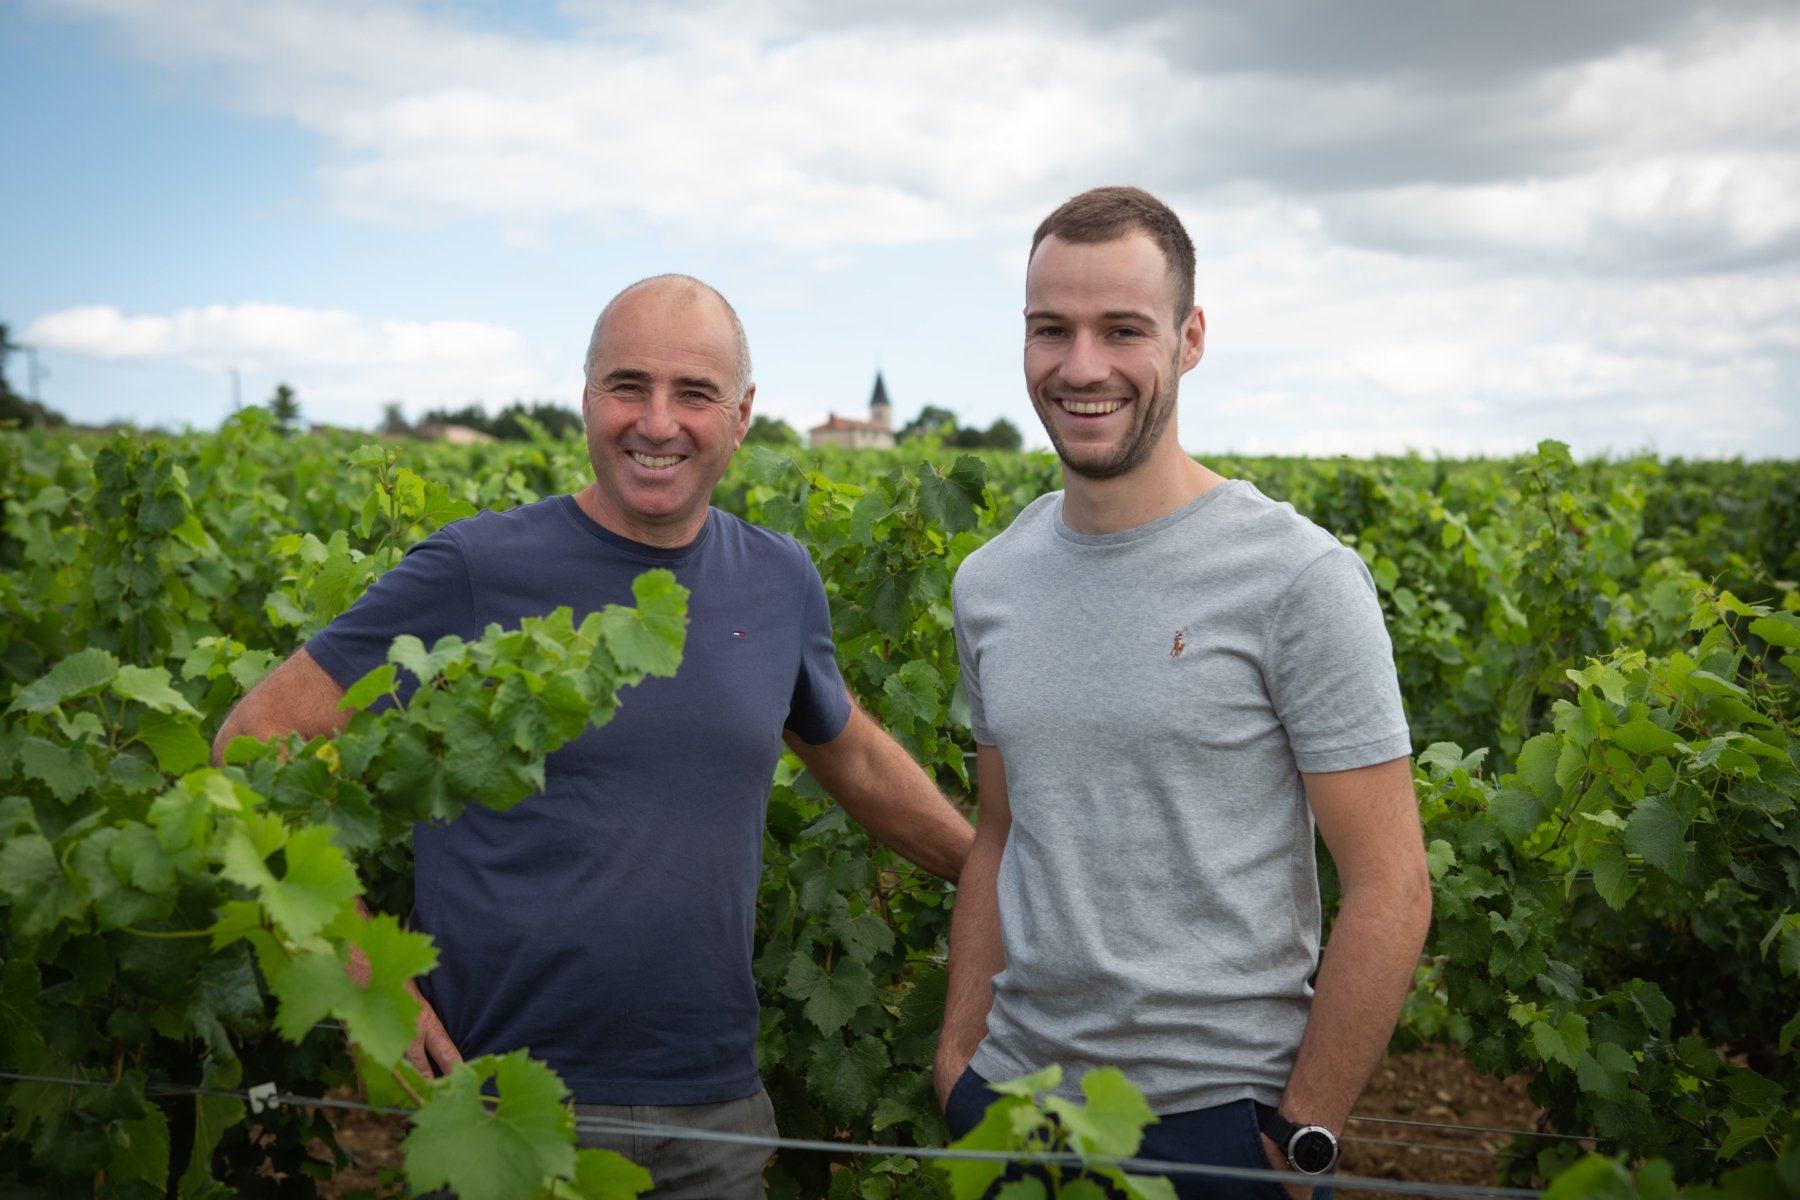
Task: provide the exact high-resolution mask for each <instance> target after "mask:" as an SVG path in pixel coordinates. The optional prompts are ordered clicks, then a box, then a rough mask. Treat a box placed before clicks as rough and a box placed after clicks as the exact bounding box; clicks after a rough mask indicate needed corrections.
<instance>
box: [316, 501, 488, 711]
mask: <svg viewBox="0 0 1800 1200" xmlns="http://www.w3.org/2000/svg"><path fill="white" fill-rule="evenodd" d="M474 609H475V606H474V599H473V596H472V595H471V593H470V587H469V571H468V566H467V565H466V564H465V562H464V560H463V552H462V547H461V546H460V545H459V544H458V543H457V540H456V537H455V535H454V534H452V533H451V532H450V530H449V529H448V528H445V529H440V530H438V532H436V533H434V534H432V535H431V536H430V537H429V538H426V539H425V540H424V541H422V542H420V543H418V544H417V545H415V546H414V547H413V548H412V549H410V550H408V551H407V552H406V556H405V557H404V558H402V559H401V560H400V561H399V562H398V563H396V564H394V566H393V569H391V570H389V571H388V572H387V573H385V574H384V575H382V576H381V578H379V579H377V580H376V581H375V582H374V583H372V584H370V585H369V590H368V591H366V592H364V593H363V594H362V595H361V596H359V597H357V599H356V602H355V603H354V604H352V605H351V606H350V607H349V609H347V610H346V611H345V612H344V613H342V614H341V615H339V616H338V618H337V619H336V620H334V621H332V623H331V624H329V625H327V626H326V627H325V628H324V629H322V630H320V631H319V632H318V633H316V634H314V635H313V637H312V638H311V639H310V640H309V641H308V642H307V643H306V652H307V653H308V654H310V655H311V656H312V657H313V659H314V661H316V662H317V663H318V664H319V665H320V666H321V667H323V668H325V673H326V674H327V675H329V676H331V677H332V679H334V680H336V681H337V684H338V686H339V687H342V688H346V689H347V688H349V687H350V685H351V684H353V683H355V682H356V681H357V680H359V679H361V678H362V677H363V676H364V675H367V674H368V673H369V672H370V671H372V670H374V669H375V668H376V667H379V666H380V665H381V664H382V663H384V662H386V661H387V656H388V647H389V646H390V645H391V644H392V643H393V641H394V639H395V638H397V637H399V636H400V635H401V634H403V633H410V634H412V635H413V636H414V637H416V638H418V639H419V640H420V641H422V642H424V643H425V645H426V648H427V649H429V648H430V647H431V645H432V644H433V643H434V642H436V641H437V640H438V639H439V638H441V637H443V636H445V635H446V634H455V635H457V636H458V637H463V638H468V637H474V636H476V635H478V634H479V633H480V632H481V631H480V630H479V629H476V628H475V627H474V625H475V612H474ZM400 681H401V690H402V692H403V693H404V692H407V691H410V689H411V688H412V687H415V686H417V682H416V681H415V680H414V679H413V678H412V677H411V676H410V675H409V674H407V673H406V672H404V671H402V672H401V673H400Z"/></svg>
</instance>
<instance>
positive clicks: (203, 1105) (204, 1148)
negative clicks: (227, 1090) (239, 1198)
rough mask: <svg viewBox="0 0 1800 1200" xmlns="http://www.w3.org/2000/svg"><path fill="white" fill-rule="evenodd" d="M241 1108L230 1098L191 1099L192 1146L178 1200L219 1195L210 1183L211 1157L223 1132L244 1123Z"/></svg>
mask: <svg viewBox="0 0 1800 1200" xmlns="http://www.w3.org/2000/svg"><path fill="white" fill-rule="evenodd" d="M245 1111H246V1110H245V1108H244V1104H243V1102H242V1101H241V1100H237V1099H234V1098H232V1097H230V1096H196V1097H194V1143H193V1150H192V1152H191V1153H190V1154H189V1155H188V1165H187V1170H186V1171H184V1172H182V1175H181V1190H180V1192H179V1193H178V1195H179V1197H180V1200H211V1198H212V1197H214V1196H219V1195H229V1193H228V1192H226V1193H222V1192H220V1190H219V1185H218V1184H217V1183H216V1182H215V1181H214V1180H213V1171H212V1157H213V1151H214V1150H216V1149H217V1148H218V1145H219V1139H220V1138H222V1137H224V1136H225V1131H226V1130H227V1129H230V1128H231V1127H232V1126H233V1125H236V1124H237V1123H238V1122H240V1121H242V1120H243V1119H244V1114H245Z"/></svg>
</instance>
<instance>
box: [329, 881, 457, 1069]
mask: <svg viewBox="0 0 1800 1200" xmlns="http://www.w3.org/2000/svg"><path fill="white" fill-rule="evenodd" d="M350 920H352V921H354V922H355V924H354V925H353V926H352V927H351V928H350V929H349V930H348V931H347V933H346V935H345V936H346V937H347V938H348V939H349V941H351V942H352V943H354V944H355V945H356V946H357V947H358V948H360V949H361V950H362V952H363V954H364V955H366V956H367V957H368V960H369V984H368V986H367V987H366V988H363V987H356V986H355V985H352V990H351V991H350V992H348V993H345V998H344V1000H343V1001H342V1003H341V1005H340V1006H339V1007H338V1008H337V1010H336V1011H337V1013H338V1015H339V1016H340V1017H342V1018H343V1020H344V1024H345V1025H347V1026H348V1027H349V1029H350V1035H351V1037H353V1038H354V1039H355V1040H356V1042H357V1044H358V1045H359V1046H361V1047H362V1048H363V1050H364V1051H365V1052H366V1053H368V1054H369V1055H370V1056H372V1057H374V1058H376V1059H378V1060H380V1061H382V1062H385V1063H388V1064H390V1065H391V1064H392V1063H395V1062H397V1061H399V1059H400V1057H401V1056H402V1055H403V1054H405V1053H406V1048H407V1047H408V1046H410V1045H411V1044H412V1040H413V1038H414V1036H415V1035H416V1032H417V1030H418V1021H419V1004H418V1001H416V1000H414V999H413V997H412V993H410V992H408V991H407V990H406V982H407V980H409V979H413V978H416V977H417V976H420V975H423V974H425V973H426V972H427V971H429V970H431V969H432V968H433V967H435V966H437V961H438V956H437V948H436V947H435V946H433V945H432V943H431V938H430V937H429V936H427V935H426V934H423V933H414V932H412V931H411V930H406V929H402V928H400V922H399V921H397V920H395V919H394V918H393V917H391V916H388V915H387V914H385V913H383V914H379V915H377V916H375V917H373V918H371V919H369V920H367V921H363V920H361V919H360V918H350Z"/></svg>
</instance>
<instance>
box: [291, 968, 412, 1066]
mask: <svg viewBox="0 0 1800 1200" xmlns="http://www.w3.org/2000/svg"><path fill="white" fill-rule="evenodd" d="M278 961H279V960H278ZM269 965H270V964H267V963H265V965H264V969H263V974H264V976H265V977H267V979H268V981H269V991H270V993H271V994H272V995H273V996H274V997H275V1001H276V1010H275V1032H276V1033H279V1034H280V1035H281V1036H282V1037H284V1038H286V1039H287V1040H288V1041H290V1042H293V1043H294V1044H295V1045H298V1044H299V1043H300V1042H301V1041H302V1040H303V1039H304V1038H305V1037H306V1035H307V1034H308V1033H310V1032H312V1027H313V1026H314V1025H317V1024H318V1023H319V1022H320V1021H323V1020H324V1019H325V1018H326V1017H328V1016H330V1015H331V1014H332V1012H334V1011H336V1010H338V1009H341V1008H342V1007H344V1005H345V1004H346V1002H347V1001H348V1000H349V999H350V993H351V992H352V991H353V990H355V988H356V984H354V983H353V982H351V980H350V976H349V975H347V974H346V973H345V972H344V962H343V960H342V959H340V958H339V957H338V956H337V955H336V954H330V953H299V954H295V955H293V956H292V957H291V958H289V959H288V960H287V962H286V963H285V964H281V965H280V966H278V967H277V969H275V970H273V971H271V970H270V969H269ZM408 999H411V997H408ZM413 1018H414V1020H415V1021H416V1020H417V1019H418V1006H417V1005H414V1011H413ZM352 1040H356V1039H355V1036H354V1034H353V1035H352ZM410 1043H411V1037H410V1035H409V1037H408V1039H407V1041H406V1042H402V1043H401V1045H400V1050H401V1052H402V1053H404V1052H405V1050H406V1047H407V1045H409V1044H410ZM359 1044H360V1043H359ZM364 1048H365V1049H368V1047H364ZM370 1056H371V1057H372V1058H381V1057H382V1056H381V1055H380V1054H378V1053H374V1052H373V1051H371V1052H370ZM396 1057H397V1056H396Z"/></svg>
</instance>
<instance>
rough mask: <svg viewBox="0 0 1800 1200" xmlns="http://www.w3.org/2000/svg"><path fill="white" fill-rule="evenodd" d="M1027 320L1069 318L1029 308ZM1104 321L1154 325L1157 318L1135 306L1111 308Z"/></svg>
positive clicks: (1062, 319) (1106, 312) (1103, 314)
mask: <svg viewBox="0 0 1800 1200" xmlns="http://www.w3.org/2000/svg"><path fill="white" fill-rule="evenodd" d="M1025 319H1026V320H1027V321H1066V320H1067V319H1068V318H1067V317H1065V316H1063V314H1061V313H1059V312H1052V311H1050V310H1049V309H1046V308H1034V309H1028V310H1027V311H1026V313H1025ZM1100 319H1101V320H1102V321H1134V322H1136V323H1138V324H1140V325H1154V324H1156V318H1155V317H1153V316H1151V315H1150V314H1149V313H1147V312H1139V311H1138V310H1137V309H1135V308H1109V309H1107V310H1106V311H1105V312H1103V313H1101V314H1100Z"/></svg>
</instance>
